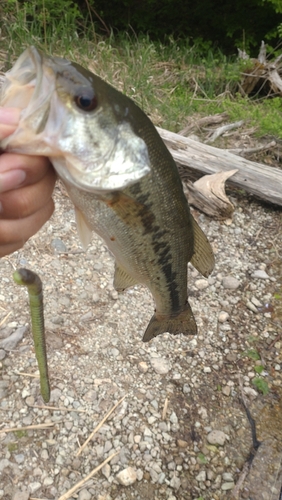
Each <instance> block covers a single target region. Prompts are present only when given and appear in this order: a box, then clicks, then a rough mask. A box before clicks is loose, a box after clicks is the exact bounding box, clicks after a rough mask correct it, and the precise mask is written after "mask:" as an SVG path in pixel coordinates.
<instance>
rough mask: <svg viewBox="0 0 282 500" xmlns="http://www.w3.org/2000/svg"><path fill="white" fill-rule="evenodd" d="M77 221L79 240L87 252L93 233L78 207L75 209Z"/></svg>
mask: <svg viewBox="0 0 282 500" xmlns="http://www.w3.org/2000/svg"><path fill="white" fill-rule="evenodd" d="M75 220H76V227H77V232H78V236H79V239H80V241H81V244H82V246H83V249H84V250H86V248H87V246H88V245H89V243H90V240H91V236H92V231H91V229H90V227H89V225H88V222H87V220H86V218H85V216H84V214H83V213H82V212H81V211H80V210H79V209H78V208H77V207H75Z"/></svg>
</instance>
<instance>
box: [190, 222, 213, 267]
mask: <svg viewBox="0 0 282 500" xmlns="http://www.w3.org/2000/svg"><path fill="white" fill-rule="evenodd" d="M192 222H193V231H194V254H193V257H192V259H191V264H192V265H193V266H194V267H195V268H196V269H197V271H199V273H201V274H202V275H203V276H205V277H207V276H209V274H210V273H211V272H212V270H213V268H214V264H215V262H214V255H213V251H212V247H211V244H210V242H209V241H208V239H207V237H206V235H205V234H204V233H203V231H202V230H201V228H200V226H199V225H198V224H197V222H196V221H195V219H194V217H192Z"/></svg>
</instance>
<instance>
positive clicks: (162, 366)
mask: <svg viewBox="0 0 282 500" xmlns="http://www.w3.org/2000/svg"><path fill="white" fill-rule="evenodd" d="M150 362H151V365H152V368H153V369H154V370H155V372H156V373H159V374H160V375H165V374H166V373H168V372H169V371H170V369H171V366H170V363H169V361H167V360H166V359H165V358H150Z"/></svg>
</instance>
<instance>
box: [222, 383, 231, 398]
mask: <svg viewBox="0 0 282 500" xmlns="http://www.w3.org/2000/svg"><path fill="white" fill-rule="evenodd" d="M230 392H231V388H230V387H229V386H228V385H225V386H224V387H222V394H224V395H225V396H230Z"/></svg>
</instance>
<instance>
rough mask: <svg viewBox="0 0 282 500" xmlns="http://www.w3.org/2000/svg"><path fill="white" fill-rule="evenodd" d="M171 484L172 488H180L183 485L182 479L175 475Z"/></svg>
mask: <svg viewBox="0 0 282 500" xmlns="http://www.w3.org/2000/svg"><path fill="white" fill-rule="evenodd" d="M169 485H170V486H171V488H173V489H174V490H178V489H179V488H180V486H181V481H180V479H179V477H177V476H173V478H172V480H171V481H170V483H169Z"/></svg>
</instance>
